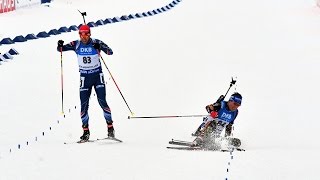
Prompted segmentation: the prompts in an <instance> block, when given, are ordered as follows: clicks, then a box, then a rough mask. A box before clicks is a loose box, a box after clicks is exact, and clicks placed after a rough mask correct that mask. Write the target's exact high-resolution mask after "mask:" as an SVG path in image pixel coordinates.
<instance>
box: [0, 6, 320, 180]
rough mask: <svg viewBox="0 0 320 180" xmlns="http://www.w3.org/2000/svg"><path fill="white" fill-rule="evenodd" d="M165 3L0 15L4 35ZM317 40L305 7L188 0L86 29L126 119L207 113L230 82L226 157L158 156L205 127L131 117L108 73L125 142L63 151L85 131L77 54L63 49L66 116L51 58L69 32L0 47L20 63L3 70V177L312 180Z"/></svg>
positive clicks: (317, 21)
mask: <svg viewBox="0 0 320 180" xmlns="http://www.w3.org/2000/svg"><path fill="white" fill-rule="evenodd" d="M169 3H171V1H164V0H163V1H159V0H158V1H145V0H117V1H111V0H104V1H102V0H101V1H98V0H90V1H87V0H68V1H63V0H55V1H54V2H53V3H52V4H50V6H49V7H46V6H41V7H33V8H28V9H23V10H18V11H15V12H10V13H6V14H1V15H0V22H1V24H2V28H1V29H0V38H4V37H11V38H14V37H15V36H17V35H26V34H28V33H36V32H40V31H44V30H45V31H49V30H50V29H53V28H59V27H61V26H67V27H68V26H70V25H73V24H75V25H78V24H80V23H82V17H81V16H80V14H79V12H78V11H77V10H78V9H79V10H81V11H86V12H87V14H88V16H87V17H86V20H87V22H89V21H96V20H99V19H105V18H112V17H115V16H119V17H120V16H122V15H129V14H131V13H142V12H146V11H149V10H153V9H157V8H159V7H162V6H165V5H167V4H169ZM4 24H5V25H4ZM319 32H320V10H319V8H318V7H316V3H315V1H314V0H268V1H262V0H242V1H236V0H231V1H218V0H210V1H208V0H196V1H191V0H184V1H182V2H181V3H180V4H179V5H177V6H176V7H174V8H173V9H171V10H170V11H167V12H165V13H162V14H158V15H155V16H152V17H146V18H140V19H134V20H130V21H125V22H119V23H115V24H108V25H105V26H99V27H96V28H93V29H92V37H94V38H98V39H101V40H103V41H105V42H106V43H107V44H108V45H109V46H110V47H111V48H112V49H113V50H114V55H113V56H107V55H105V54H103V55H102V56H103V58H104V60H105V61H106V63H107V65H108V68H109V69H110V71H111V73H112V75H113V76H114V78H115V80H116V81H117V83H118V85H119V87H120V90H121V91H122V93H123V95H124V97H125V98H126V100H127V102H128V104H129V106H130V108H131V109H132V111H133V112H134V113H135V115H136V116H154V115H189V114H205V113H206V112H205V109H204V107H205V106H206V105H207V104H209V103H212V102H214V101H215V100H216V99H217V98H218V97H219V95H221V94H224V93H225V92H226V90H227V88H228V86H229V82H230V80H231V77H237V80H238V81H237V86H236V88H232V89H231V91H232V92H233V91H239V92H240V93H241V94H242V95H243V97H244V98H243V105H242V106H241V107H240V109H239V110H240V114H239V116H238V118H237V120H236V124H235V130H234V132H233V135H234V136H235V137H238V138H240V139H241V140H242V142H243V148H245V149H246V151H245V152H233V153H232V154H230V153H222V152H189V151H175V150H169V149H166V148H165V147H166V146H168V141H169V140H170V139H171V138H176V139H181V140H192V137H191V133H192V132H193V131H194V130H195V129H196V127H197V126H198V125H199V124H200V123H201V121H202V119H201V118H163V119H127V117H128V115H130V112H129V111H128V108H127V106H126V105H125V103H124V101H123V99H122V97H121V95H120V94H119V92H118V90H117V88H116V86H115V85H114V83H113V81H112V80H111V79H110V75H109V73H108V71H107V70H106V69H105V68H104V74H105V77H106V79H108V81H107V100H108V103H109V105H110V107H111V109H112V115H113V119H114V125H115V129H116V136H117V137H118V138H120V139H122V140H123V141H124V143H113V142H102V141H101V142H95V143H87V144H68V145H65V144H63V142H72V141H76V140H78V139H79V137H80V135H81V134H82V129H81V120H80V115H79V93H78V86H79V74H78V66H77V61H76V56H75V54H74V53H72V52H64V53H63V71H64V72H63V78H64V111H65V118H64V117H63V115H61V82H60V78H61V72H60V53H59V52H57V51H56V50H55V49H56V42H57V41H58V40H59V39H63V40H64V41H65V42H69V41H72V40H75V39H77V38H78V34H77V32H71V33H64V34H61V35H57V36H52V37H50V38H45V39H38V40H33V41H27V42H24V43H16V44H13V45H2V46H0V52H6V51H8V50H9V49H10V48H12V47H13V48H15V49H16V50H17V51H18V52H19V53H20V55H18V56H15V57H14V59H13V60H12V61H9V62H5V63H2V65H0V84H1V89H0V122H1V125H2V126H1V128H0V169H1V171H0V179H6V180H7V179H8V180H11V179H13V180H16V179H22V180H25V179H30V180H31V179H32V180H37V179H39V180H40V179H41V180H42V179H49V180H51V179H78V180H80V179H85V180H87V179H94V180H96V179H112V180H149V179H152V180H164V179H183V180H189V179H190V180H193V179H201V180H209V179H210V180H216V179H221V180H225V179H228V180H239V179H241V180H248V179H249V180H257V179H259V180H261V179H268V180H271V179H272V180H275V179H276V180H278V179H281V180H285V179H286V180H292V179H299V180H301V179H311V180H316V179H319V175H318V174H319V173H318V172H319V170H320V168H319V167H320V155H319V149H320V142H319V130H318V129H319V124H320V123H319V118H318V117H317V112H318V108H319V102H318V101H319V99H320V98H319V97H318V95H317V94H318V93H319V92H320V85H319V81H318V77H319V75H320V72H319V67H320V62H319V59H320V53H319V52H320V49H319V47H320V46H319V42H320V36H319ZM89 113H90V129H91V138H92V139H95V138H102V137H105V136H106V133H107V132H106V130H107V127H106V125H105V121H104V119H103V115H102V110H101V109H100V107H99V105H98V103H97V102H96V97H95V96H93V95H92V101H91V104H90V109H89ZM36 139H37V141H36ZM27 142H28V145H27ZM18 145H20V149H19V148H18ZM10 150H11V152H10Z"/></svg>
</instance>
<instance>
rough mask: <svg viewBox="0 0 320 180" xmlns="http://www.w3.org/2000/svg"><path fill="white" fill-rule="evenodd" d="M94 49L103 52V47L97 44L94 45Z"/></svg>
mask: <svg viewBox="0 0 320 180" xmlns="http://www.w3.org/2000/svg"><path fill="white" fill-rule="evenodd" d="M93 47H94V48H95V49H97V50H101V45H100V44H99V43H97V42H95V43H93Z"/></svg>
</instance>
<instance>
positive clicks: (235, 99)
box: [228, 92, 242, 111]
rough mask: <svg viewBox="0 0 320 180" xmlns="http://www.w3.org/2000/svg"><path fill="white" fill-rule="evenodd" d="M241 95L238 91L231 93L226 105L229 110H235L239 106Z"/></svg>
mask: <svg viewBox="0 0 320 180" xmlns="http://www.w3.org/2000/svg"><path fill="white" fill-rule="evenodd" d="M241 102H242V96H241V94H240V93H237V92H235V93H233V94H232V95H231V96H230V98H229V101H228V107H229V109H230V110H231V111H235V110H236V109H237V108H238V107H239V106H241Z"/></svg>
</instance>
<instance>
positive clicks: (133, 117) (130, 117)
mask: <svg viewBox="0 0 320 180" xmlns="http://www.w3.org/2000/svg"><path fill="white" fill-rule="evenodd" d="M204 116H208V115H178V116H128V119H138V118H180V117H204Z"/></svg>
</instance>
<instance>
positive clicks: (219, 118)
mask: <svg viewBox="0 0 320 180" xmlns="http://www.w3.org/2000/svg"><path fill="white" fill-rule="evenodd" d="M223 98H224V96H221V97H220V98H219V100H218V101H217V102H215V103H214V104H210V105H207V106H206V110H207V112H208V113H209V114H210V115H208V116H206V117H204V118H203V122H202V124H201V125H200V126H199V128H198V129H197V131H196V132H195V133H194V134H195V135H196V136H197V138H196V139H195V140H194V141H193V144H194V146H198V145H203V144H205V143H206V140H210V137H212V136H213V137H218V136H220V134H221V132H222V131H223V130H224V129H225V136H226V137H228V136H230V135H231V132H232V126H233V123H234V120H235V119H236V118H237V115H238V107H239V106H240V105H241V102H242V96H241V94H239V93H237V92H236V93H234V94H232V95H231V97H230V99H229V101H223Z"/></svg>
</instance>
